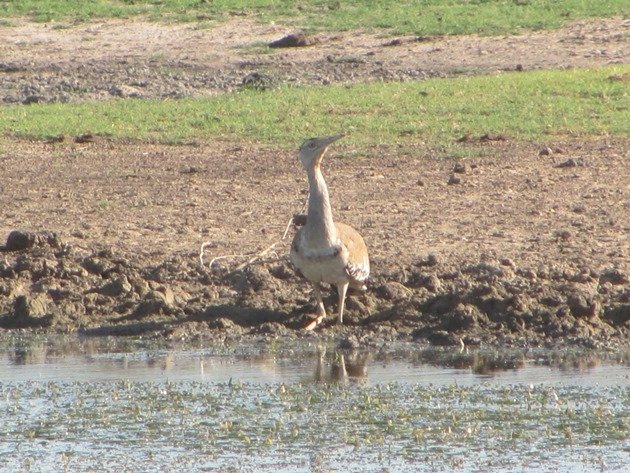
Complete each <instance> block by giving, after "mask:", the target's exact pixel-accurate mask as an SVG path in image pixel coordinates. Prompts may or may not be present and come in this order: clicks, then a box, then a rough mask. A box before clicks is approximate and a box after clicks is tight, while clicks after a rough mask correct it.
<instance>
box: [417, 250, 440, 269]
mask: <svg viewBox="0 0 630 473" xmlns="http://www.w3.org/2000/svg"><path fill="white" fill-rule="evenodd" d="M440 263H441V259H440V257H439V256H438V255H436V254H435V253H429V254H428V255H427V256H426V257H424V258H422V259H419V260H418V261H416V262H415V263H413V265H414V266H437V265H438V264H440Z"/></svg>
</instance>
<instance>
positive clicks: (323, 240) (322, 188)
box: [289, 134, 370, 330]
mask: <svg viewBox="0 0 630 473" xmlns="http://www.w3.org/2000/svg"><path fill="white" fill-rule="evenodd" d="M343 136H344V135H343V134H339V135H334V136H325V137H320V138H310V139H308V140H306V141H305V142H304V143H303V144H302V146H301V147H300V150H299V158H300V162H301V163H302V166H303V167H304V170H305V171H306V175H307V177H308V189H309V194H308V210H307V215H306V223H305V224H304V226H302V227H301V228H300V229H299V230H298V231H297V232H296V234H295V237H294V238H293V242H292V243H291V250H290V254H289V257H290V260H291V263H292V264H293V266H294V267H295V268H296V269H297V272H298V273H299V274H300V275H302V276H303V277H305V278H306V279H307V280H309V281H310V282H311V283H312V284H313V289H314V292H315V298H316V299H317V316H316V318H315V319H314V320H313V321H311V322H310V323H309V324H308V325H307V326H306V327H305V329H306V330H312V329H313V328H315V327H316V326H317V325H318V324H319V323H321V322H322V321H323V320H324V319H325V318H326V310H325V308H324V301H323V300H322V291H321V286H320V284H321V283H328V284H331V285H336V286H337V292H338V295H339V304H338V313H337V314H338V315H337V320H338V323H339V324H343V312H344V307H345V299H346V292H347V290H348V287H352V288H354V289H360V290H366V289H367V288H366V286H365V282H366V281H367V279H368V277H369V275H370V259H369V255H368V250H367V246H366V244H365V241H364V240H363V237H362V236H361V235H360V234H359V232H357V231H356V230H355V229H354V228H352V227H351V226H350V225H346V224H345V223H340V222H335V221H333V214H332V208H331V206H330V197H329V195H328V187H327V186H326V181H325V180H324V175H323V174H322V170H321V164H322V159H323V157H324V154H325V153H326V151H327V149H328V146H330V145H331V144H332V143H334V142H335V141H337V140H339V139H341V138H343Z"/></svg>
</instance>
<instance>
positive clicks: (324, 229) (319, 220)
mask: <svg viewBox="0 0 630 473" xmlns="http://www.w3.org/2000/svg"><path fill="white" fill-rule="evenodd" d="M308 188H309V195H308V216H307V217H306V225H305V227H306V228H305V230H306V233H307V235H308V238H309V239H310V240H311V241H313V243H315V244H321V245H326V246H328V245H332V244H333V243H334V241H335V240H336V238H337V232H336V230H335V224H334V222H333V217H332V208H331V207H330V198H329V197H328V187H327V186H326V181H324V176H323V174H322V171H321V169H320V168H319V166H316V167H314V168H311V169H309V170H308Z"/></svg>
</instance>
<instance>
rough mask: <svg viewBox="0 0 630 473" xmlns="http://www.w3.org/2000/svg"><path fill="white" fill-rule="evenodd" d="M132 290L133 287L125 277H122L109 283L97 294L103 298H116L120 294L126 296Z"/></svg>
mask: <svg viewBox="0 0 630 473" xmlns="http://www.w3.org/2000/svg"><path fill="white" fill-rule="evenodd" d="M132 289H133V286H132V285H131V284H129V281H128V280H127V276H125V275H122V276H119V277H117V278H116V279H114V280H113V281H110V282H108V283H106V284H104V285H103V286H101V287H100V288H99V289H98V291H97V292H98V293H99V294H102V295H104V296H110V297H118V296H121V295H122V294H126V293H128V292H129V291H131V290H132Z"/></svg>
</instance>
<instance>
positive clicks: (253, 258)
mask: <svg viewBox="0 0 630 473" xmlns="http://www.w3.org/2000/svg"><path fill="white" fill-rule="evenodd" d="M306 201H307V202H308V197H307V200H306ZM304 209H306V203H304V205H303V206H302V211H304ZM292 223H293V216H292V217H291V218H290V219H289V221H288V222H287V226H286V228H285V229H284V233H283V234H282V237H281V238H280V239H279V240H276V241H274V242H273V243H272V244H271V245H269V246H268V247H266V248H265V249H264V250H262V251H260V252H258V253H244V254H237V255H220V256H215V257H214V258H212V259H211V260H210V263H208V269H212V265H213V264H214V262H215V261H219V260H223V259H231V258H249V259H248V260H247V261H245V262H243V263H241V264H239V265H238V266H237V267H236V268H235V269H234V272H235V271H241V270H243V269H245V268H246V267H248V266H250V265H252V264H254V263H257V262H259V261H260V260H261V259H262V258H263V257H264V256H265V255H267V254H269V253H271V254H273V255H275V256H276V258H275V259H273V260H265V261H267V262H273V261H281V260H282V259H284V258H280V257H279V256H278V254H277V253H276V252H274V251H272V250H273V249H274V248H275V247H276V246H277V245H279V244H280V243H282V242H283V241H284V240H285V239H286V237H287V235H288V234H289V230H291V225H292ZM213 244H214V242H212V241H206V242H204V243H202V244H201V248H200V249H199V263H200V264H201V267H202V268H203V267H205V266H204V264H203V257H204V253H205V249H206V247H208V246H211V245H213Z"/></svg>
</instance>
